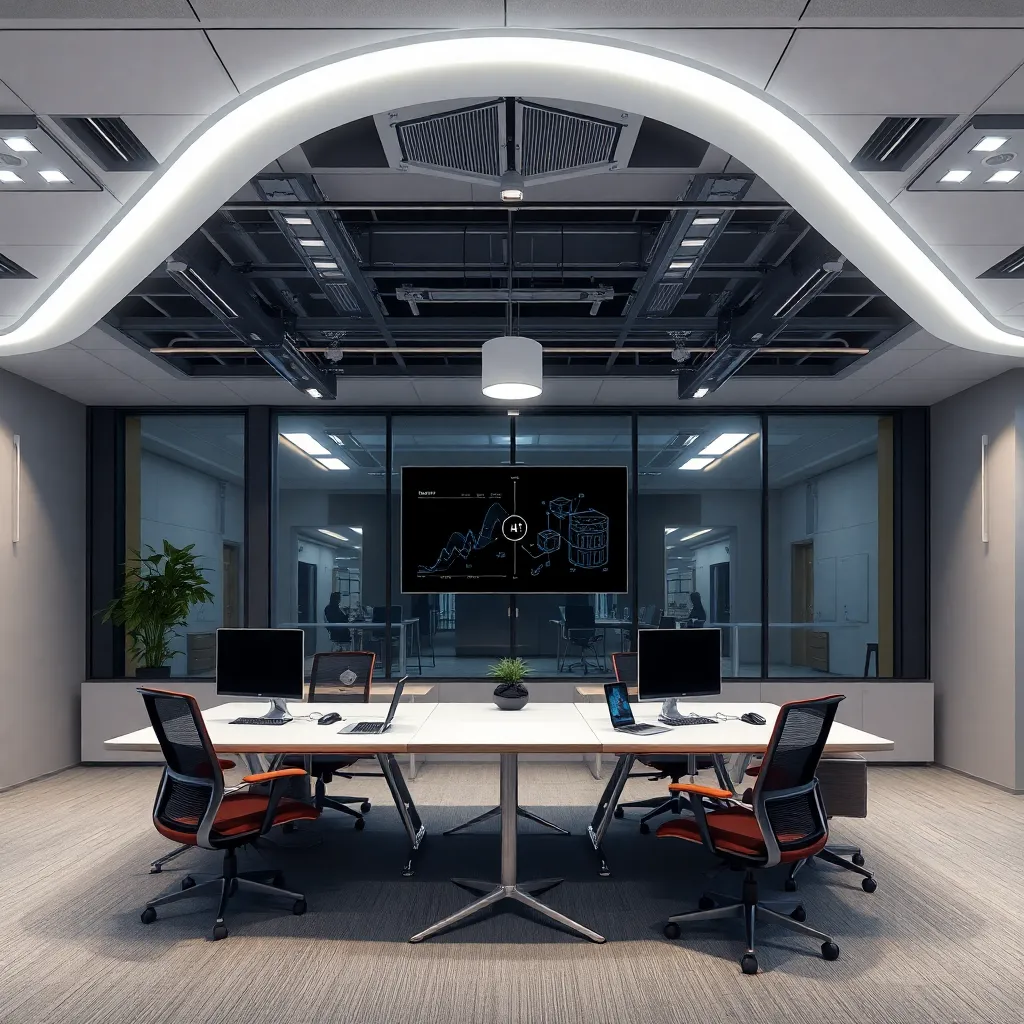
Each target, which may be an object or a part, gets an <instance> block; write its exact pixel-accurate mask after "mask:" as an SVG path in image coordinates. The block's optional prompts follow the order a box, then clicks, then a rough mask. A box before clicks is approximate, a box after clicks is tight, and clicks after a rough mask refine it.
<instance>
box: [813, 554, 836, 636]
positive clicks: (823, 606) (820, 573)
mask: <svg viewBox="0 0 1024 1024" xmlns="http://www.w3.org/2000/svg"><path fill="white" fill-rule="evenodd" d="M814 621H815V622H835V621H836V560H835V558H832V557H830V558H818V559H816V560H815V562H814Z"/></svg>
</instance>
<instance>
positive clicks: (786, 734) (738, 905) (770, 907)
mask: <svg viewBox="0 0 1024 1024" xmlns="http://www.w3.org/2000/svg"><path fill="white" fill-rule="evenodd" d="M842 699H843V697H842V696H832V697H818V698H814V699H811V700H799V701H792V702H790V703H789V704H783V706H782V708H781V709H780V710H779V717H778V719H777V720H776V722H775V728H774V730H773V731H772V738H771V741H770V742H769V744H768V750H767V751H766V752H765V756H764V760H763V761H762V762H761V766H760V767H761V770H760V771H759V772H758V774H757V781H756V782H755V783H754V789H753V792H752V794H751V804H750V806H746V805H744V804H743V802H742V801H740V800H739V799H737V798H736V797H735V796H734V794H733V793H732V792H731V791H730V790H729V789H715V788H714V787H710V786H698V785H693V784H691V783H685V782H684V783H678V784H673V785H672V787H671V788H672V789H673V790H675V791H676V792H678V793H686V794H687V795H688V797H689V800H690V810H691V811H692V812H693V817H692V818H678V819H676V820H675V821H667V822H665V823H664V824H663V825H662V826H661V827H660V828H659V829H658V837H659V838H669V839H684V840H686V841H687V842H690V843H702V844H703V845H704V846H706V847H707V848H708V849H709V850H710V851H711V852H712V853H714V854H715V855H716V856H718V857H721V858H722V860H724V861H725V862H726V863H727V864H728V865H730V866H732V867H738V868H742V869H744V870H745V872H746V874H745V876H744V879H743V890H742V895H741V897H740V898H739V899H736V898H734V897H731V896H724V895H721V894H719V893H705V894H704V895H703V896H701V899H700V903H699V904H698V907H699V909H698V910H694V911H690V912H689V913H685V914H676V915H674V916H673V917H670V918H669V919H668V923H667V924H666V925H665V936H666V938H669V939H677V938H678V937H679V933H680V925H682V924H688V923H691V922H693V923H697V922H700V923H703V922H704V921H717V920H722V919H724V918H730V917H742V918H743V920H744V923H745V925H746V932H747V948H746V952H745V953H744V954H743V958H742V960H741V961H740V964H741V966H742V968H743V973H744V974H756V973H757V954H756V952H755V948H754V929H755V925H756V922H758V921H764V922H769V921H770V922H773V923H777V924H784V925H785V926H786V927H787V928H792V929H794V930H795V931H799V932H803V933H804V934H805V935H811V936H813V937H814V938H816V939H820V940H821V955H822V957H824V958H825V959H826V960H835V959H836V957H837V956H839V947H838V946H837V945H836V944H835V942H834V941H833V940H832V937H831V936H830V935H826V934H825V933H824V932H819V931H816V930H815V929H813V928H811V927H810V926H809V925H806V924H804V919H805V917H806V914H805V912H804V908H803V907H802V906H800V904H798V903H792V902H789V903H785V902H781V901H762V900H761V899H760V898H759V896H758V888H757V875H756V872H757V871H760V870H763V869H764V868H771V867H775V866H776V865H777V864H793V863H795V862H797V861H803V860H806V859H807V858H808V857H813V856H814V855H815V854H817V853H818V852H820V851H821V850H823V849H824V848H825V844H826V842H827V841H828V817H827V815H826V813H825V805H824V804H823V803H822V800H821V793H820V792H819V790H818V780H817V778H815V772H816V771H817V768H818V760H819V759H820V757H821V752H822V750H824V748H825V741H826V739H827V738H828V733H829V729H830V728H831V727H832V722H833V720H834V719H835V717H836V709H837V708H838V707H839V702H840V701H841V700H842ZM707 799H710V800H713V801H719V803H717V804H716V805H714V806H713V807H712V809H710V810H705V806H704V801H705V800H707Z"/></svg>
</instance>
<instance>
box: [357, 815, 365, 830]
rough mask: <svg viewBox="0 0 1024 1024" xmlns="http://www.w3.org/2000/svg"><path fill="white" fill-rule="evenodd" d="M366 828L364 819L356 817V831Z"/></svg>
mask: <svg viewBox="0 0 1024 1024" xmlns="http://www.w3.org/2000/svg"><path fill="white" fill-rule="evenodd" d="M364 828H366V821H365V820H364V819H363V818H356V831H357V832H362V831H363V829H364Z"/></svg>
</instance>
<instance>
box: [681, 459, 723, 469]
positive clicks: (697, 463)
mask: <svg viewBox="0 0 1024 1024" xmlns="http://www.w3.org/2000/svg"><path fill="white" fill-rule="evenodd" d="M714 461H715V460H714V459H706V458H700V457H698V456H694V458H692V459H688V460H687V461H686V462H684V463H683V464H682V465H681V466H680V467H679V468H680V469H691V470H692V469H707V467H708V466H710V465H711V463H712V462H714Z"/></svg>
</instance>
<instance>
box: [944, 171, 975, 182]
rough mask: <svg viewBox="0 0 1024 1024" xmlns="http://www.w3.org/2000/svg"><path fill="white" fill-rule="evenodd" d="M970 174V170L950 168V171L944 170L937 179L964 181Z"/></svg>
mask: <svg viewBox="0 0 1024 1024" xmlns="http://www.w3.org/2000/svg"><path fill="white" fill-rule="evenodd" d="M970 176H971V172H970V171H962V170H951V171H946V173H945V174H944V175H943V176H942V177H941V178H939V181H951V182H954V183H955V182H961V181H964V180H966V179H967V178H969V177H970Z"/></svg>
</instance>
